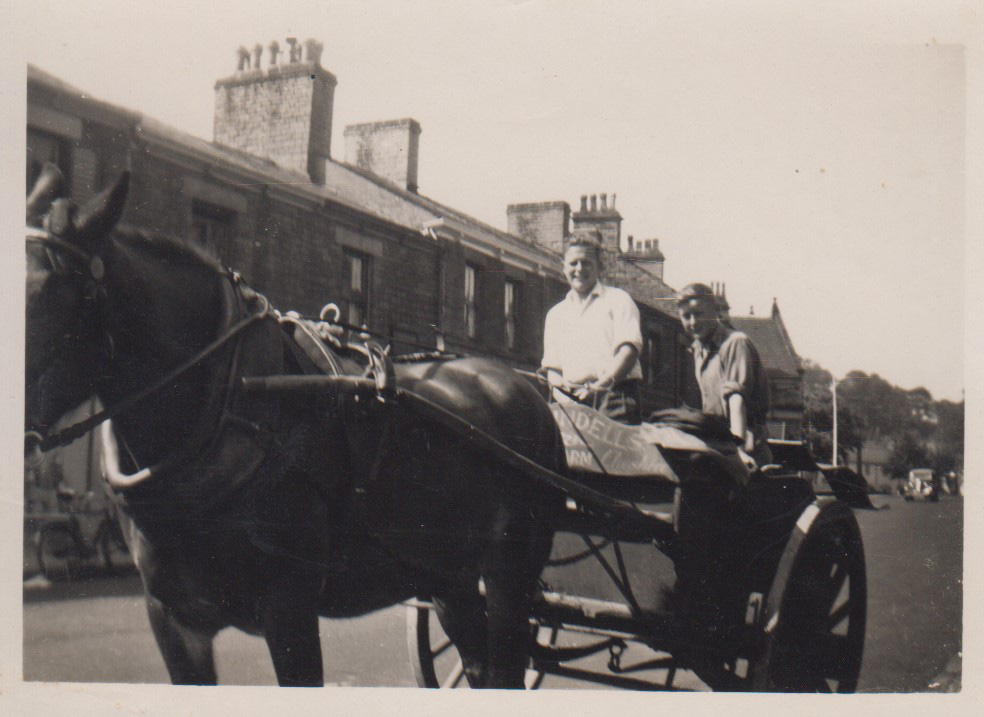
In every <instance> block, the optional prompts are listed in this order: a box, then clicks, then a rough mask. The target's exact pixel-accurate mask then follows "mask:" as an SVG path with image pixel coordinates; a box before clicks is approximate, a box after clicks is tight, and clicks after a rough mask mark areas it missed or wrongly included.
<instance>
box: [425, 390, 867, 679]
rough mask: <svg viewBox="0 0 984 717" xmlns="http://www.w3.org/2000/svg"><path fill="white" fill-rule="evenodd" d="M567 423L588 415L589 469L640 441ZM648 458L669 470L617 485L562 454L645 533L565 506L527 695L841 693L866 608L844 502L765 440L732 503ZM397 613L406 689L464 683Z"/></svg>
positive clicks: (682, 470)
mask: <svg viewBox="0 0 984 717" xmlns="http://www.w3.org/2000/svg"><path fill="white" fill-rule="evenodd" d="M572 410H575V409H574V408H569V409H568V412H570V411H572ZM576 410H577V411H579V412H580V416H579V418H584V416H585V413H586V412H587V414H589V415H588V416H587V418H586V419H585V420H580V421H578V422H579V423H581V424H582V425H584V426H586V427H587V431H590V436H586V435H585V434H584V433H582V434H581V438H582V439H583V440H585V441H586V442H587V443H589V444H590V443H594V444H595V448H596V450H595V451H594V452H593V453H594V455H593V456H592V458H591V460H592V461H597V460H598V459H600V458H601V455H599V454H601V453H603V452H604V453H606V458H607V459H609V460H611V459H612V458H613V457H615V458H619V457H620V456H621V457H624V455H625V451H624V450H623V451H619V449H618V444H619V443H621V444H622V446H623V447H624V446H625V444H627V443H631V440H625V439H624V438H623V439H621V440H620V439H619V435H624V434H620V432H631V431H636V432H637V433H638V430H639V429H634V428H628V427H622V426H620V425H618V424H614V423H613V422H611V421H607V419H604V418H603V417H601V416H600V415H598V414H594V415H590V414H592V413H594V412H592V411H590V409H587V408H584V407H576ZM555 413H556V412H555ZM558 422H559V423H561V424H562V421H561V420H560V419H559V420H558ZM599 422H600V423H601V425H602V426H603V428H605V429H607V430H609V437H608V438H609V440H608V443H607V444H606V442H605V440H604V436H603V435H602V434H603V433H604V431H603V430H602V431H599V430H596V425H597V424H598V423H599ZM572 423H573V421H572ZM628 435H630V437H631V433H629V434H628ZM599 436H601V437H602V440H601V441H600V442H599V441H596V440H593V439H595V438H598V437H599ZM613 445H614V446H615V450H614V451H613V450H611V449H612V447H613ZM606 448H608V449H609V450H607V451H606V450H605V449H606ZM497 452H498V451H497ZM629 452H631V448H630V449H629ZM660 452H661V454H662V455H663V457H664V458H665V459H666V461H667V463H668V464H669V466H670V470H669V471H665V470H664V471H661V472H660V473H656V474H650V475H639V474H635V475H626V474H625V471H623V474H622V475H614V474H612V472H611V471H607V472H605V473H602V472H600V471H598V470H593V469H590V468H592V466H590V465H588V463H587V461H586V460H584V457H583V456H581V457H580V458H579V457H578V456H577V455H574V456H573V458H574V460H573V461H572V460H570V459H571V457H572V451H571V446H570V445H568V457H569V463H580V464H582V465H581V466H580V467H581V468H582V470H577V469H574V470H571V471H570V473H569V475H568V476H566V478H568V479H572V480H574V481H576V482H577V483H578V484H579V485H582V486H584V487H586V488H588V489H590V490H591V491H596V492H597V493H598V494H601V495H603V496H605V497H606V498H610V499H612V500H615V501H618V502H619V504H620V505H622V506H625V507H626V509H627V510H631V511H636V512H637V513H638V515H639V517H640V518H644V521H643V520H640V521H633V520H629V519H626V520H622V519H621V517H622V516H620V515H619V514H618V513H616V514H615V519H614V520H613V519H612V513H610V512H609V513H608V515H607V517H604V518H600V517H598V515H597V512H596V511H595V510H593V508H595V507H597V506H596V505H594V504H593V501H592V500H591V496H590V494H589V495H588V496H587V497H585V496H582V495H577V496H571V497H570V498H569V499H568V501H567V511H566V513H565V515H564V516H563V518H562V519H561V521H560V524H558V525H557V531H558V532H557V534H556V537H555V540H554V547H553V553H552V555H551V559H550V562H549V564H548V566H547V568H546V569H545V571H544V573H543V575H542V579H541V588H542V590H541V592H540V594H539V595H538V596H537V599H536V602H535V605H534V609H533V614H532V615H531V617H530V642H529V665H528V669H527V686H528V687H538V686H540V685H541V683H543V681H544V680H545V679H546V678H547V677H548V676H553V678H551V679H556V678H558V677H559V678H565V679H573V680H581V681H589V682H594V683H600V684H604V685H609V686H616V687H624V688H629V689H654V690H680V689H712V690H748V691H792V692H852V691H854V689H855V688H856V686H857V682H858V675H859V672H860V668H861V657H862V651H863V647H864V635H865V617H866V602H867V593H866V574H865V559H864V550H863V547H862V541H861V534H860V531H859V528H858V523H857V521H856V519H855V517H854V514H853V511H852V507H851V506H850V505H849V504H848V502H845V500H842V499H841V498H839V497H838V496H837V495H822V496H818V495H817V494H816V493H815V491H814V489H813V487H812V484H811V481H810V480H809V479H808V478H807V477H805V476H804V472H810V471H816V470H818V468H817V466H816V465H815V464H814V463H813V461H812V459H811V458H810V456H809V454H808V452H807V451H806V449H805V448H804V447H803V446H801V445H799V444H797V443H789V442H774V445H773V452H774V454H775V455H776V458H777V465H774V466H771V467H769V468H767V469H766V470H765V471H764V472H756V473H755V474H753V475H752V476H751V478H750V479H749V482H748V484H747V487H745V488H743V489H741V490H739V491H737V494H735V492H734V491H730V489H728V488H726V486H727V485H728V480H729V479H728V477H727V476H723V475H720V473H721V471H720V470H719V466H715V465H714V464H713V461H710V460H708V457H707V455H706V454H703V453H701V452H700V451H694V450H687V449H686V448H683V449H680V448H677V449H673V448H665V447H664V448H662V449H661V451H660ZM615 462H616V463H617V461H615ZM630 462H631V461H630ZM632 470H633V469H632V467H631V466H630V467H629V469H628V472H629V473H631V471H632ZM714 473H718V475H713V474H714ZM668 474H669V475H668ZM709 474H711V475H709ZM831 485H832V486H834V487H835V488H836V489H837V492H838V493H840V494H841V495H842V496H844V497H846V499H847V500H848V501H850V502H852V503H854V504H855V505H856V506H857V507H861V506H862V505H863V504H864V503H866V502H867V498H866V497H863V498H862V500H861V501H860V502H859V501H857V500H855V499H854V498H853V497H852V495H851V492H850V487H846V486H842V484H841V483H839V482H835V481H833V480H832V481H831ZM842 488H843V490H842ZM729 491H730V492H731V494H730V495H726V493H729ZM855 492H856V491H855ZM575 493H576V491H575ZM602 510H603V512H604V506H603V507H602ZM407 608H408V614H407V619H408V623H407V627H408V642H409V650H410V656H411V660H412V662H413V665H414V673H415V676H416V679H417V682H418V684H419V685H420V686H424V687H452V686H466V685H467V683H466V681H465V680H464V678H463V676H462V671H461V663H460V660H459V659H458V656H457V653H456V652H455V649H454V646H453V645H451V644H450V641H449V640H448V639H447V637H446V636H445V635H444V633H443V631H442V630H441V627H440V624H439V622H438V620H437V619H436V615H435V613H434V611H433V606H432V605H431V604H430V603H428V602H427V601H425V600H416V601H412V602H411V603H409V604H408V606H407ZM561 681H562V680H561ZM547 684H556V682H553V683H550V682H548V683H547Z"/></svg>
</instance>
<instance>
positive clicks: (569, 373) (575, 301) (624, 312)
mask: <svg viewBox="0 0 984 717" xmlns="http://www.w3.org/2000/svg"><path fill="white" fill-rule="evenodd" d="M623 344H630V345H632V346H635V349H636V351H637V352H639V353H641V352H642V331H641V330H640V328H639V307H637V306H636V305H635V302H634V301H633V300H632V297H631V296H629V295H628V293H626V292H625V291H622V290H621V289H617V288H615V287H613V286H605V285H604V284H602V283H601V282H600V281H599V282H597V283H596V284H595V285H594V288H593V289H591V293H589V294H588V296H587V297H585V298H584V299H581V297H580V296H579V295H578V293H577V292H576V291H574V290H573V289H571V290H570V291H569V292H567V296H566V297H565V298H564V300H563V301H561V302H560V303H559V304H557V305H556V306H554V307H553V308H552V309H550V311H549V312H547V320H546V324H545V326H544V330H543V361H542V362H541V365H542V366H543V367H544V368H549V369H553V370H554V371H558V372H560V373H561V374H562V375H563V376H564V379H565V380H566V381H568V382H570V383H586V382H588V381H593V380H595V379H597V378H598V377H599V376H601V375H602V374H604V373H606V372H607V370H608V368H609V367H610V366H611V364H612V359H613V358H614V356H615V352H616V351H618V349H619V348H620V347H621V346H622V345H623ZM626 378H638V379H641V378H642V367H641V366H640V365H639V359H638V358H637V359H636V361H635V364H634V365H633V366H632V369H631V370H630V371H629V374H628V376H626Z"/></svg>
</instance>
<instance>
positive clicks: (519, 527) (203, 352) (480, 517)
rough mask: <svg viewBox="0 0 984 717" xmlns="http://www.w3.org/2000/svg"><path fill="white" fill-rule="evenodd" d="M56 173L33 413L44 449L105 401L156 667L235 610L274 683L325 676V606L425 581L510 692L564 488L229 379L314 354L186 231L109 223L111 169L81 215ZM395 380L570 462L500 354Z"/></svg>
mask: <svg viewBox="0 0 984 717" xmlns="http://www.w3.org/2000/svg"><path fill="white" fill-rule="evenodd" d="M56 181H57V176H56V174H55V173H54V172H52V171H50V170H49V171H47V172H46V173H45V174H44V175H43V176H42V179H41V186H39V187H38V188H36V190H35V191H34V192H32V196H31V197H30V198H29V202H28V221H29V225H32V224H36V223H37V220H38V219H39V218H40V217H41V216H44V215H46V221H45V229H43V230H29V232H28V238H29V241H28V252H27V255H28V276H27V364H26V365H27V376H26V380H27V407H26V408H27V410H26V425H27V428H28V430H29V431H33V432H36V433H35V434H33V435H34V436H35V441H36V442H37V441H40V440H41V438H40V437H45V436H46V438H44V440H43V442H42V447H43V448H47V447H49V446H50V445H52V444H54V443H57V442H58V439H59V437H60V436H59V435H58V434H52V435H48V433H49V432H50V431H51V429H52V426H53V425H54V423H55V422H56V421H57V420H58V418H59V417H60V416H62V415H63V414H65V413H66V412H67V411H68V410H70V409H71V408H73V407H75V406H76V405H78V404H79V403H80V402H81V401H82V400H83V399H85V398H87V397H89V396H91V395H96V396H98V397H99V399H100V401H101V403H102V404H103V406H105V407H106V411H107V412H108V414H111V415H112V427H111V428H110V429H108V430H104V431H103V437H102V440H103V459H104V463H105V470H104V472H105V475H106V477H107V480H108V482H109V485H110V488H111V492H112V493H113V495H114V497H115V498H116V500H117V501H118V502H119V504H120V505H121V507H122V508H123V513H124V515H125V516H126V520H125V532H126V536H127V542H128V543H129V545H130V548H131V551H132V553H133V555H134V556H135V561H136V564H137V567H138V569H139V571H140V574H141V576H142V578H143V582H144V586H145V591H146V597H147V607H148V612H149V615H150V622H151V625H152V627H153V631H154V634H155V636H156V638H157V642H158V645H159V646H160V649H161V653H162V655H163V657H164V661H165V663H166V664H167V669H168V671H169V673H170V676H171V679H172V681H173V682H175V683H192V684H210V683H214V682H215V680H216V675H215V667H214V661H213V656H212V640H213V638H214V636H215V634H216V633H217V632H218V631H219V630H220V629H222V628H224V627H226V626H230V625H231V626H235V627H238V628H240V629H242V630H246V631H248V632H251V633H254V634H261V635H263V636H264V637H265V639H266V642H267V645H268V647H269V649H270V653H271V656H272V658H273V663H274V668H275V670H276V673H277V678H278V680H279V682H280V684H282V685H320V684H322V683H323V674H322V659H321V648H320V641H319V638H318V617H319V615H324V616H328V617H343V616H353V615H359V614H364V613H367V612H369V611H372V610H376V609H379V608H382V607H385V606H388V605H392V604H394V603H397V602H399V601H401V600H404V599H406V598H408V597H411V596H414V595H424V596H432V597H433V598H434V600H435V603H436V604H437V605H438V608H439V614H440V617H441V619H442V623H443V624H444V626H445V629H446V631H447V633H448V635H449V636H451V637H452V639H453V640H454V642H455V643H456V646H457V647H458V649H459V651H460V652H461V654H462V656H463V660H464V663H465V666H466V671H467V674H468V677H469V680H470V682H471V683H472V684H473V685H476V686H492V687H521V686H522V684H523V676H524V669H525V662H526V649H527V640H528V635H529V628H528V615H529V611H530V602H531V599H532V595H533V593H534V592H535V589H536V581H537V578H538V576H539V574H540V570H541V568H542V566H543V563H544V561H545V560H546V557H547V555H548V553H549V550H550V544H551V539H552V532H551V530H550V529H549V527H548V526H549V523H550V520H549V518H550V513H552V511H553V510H555V509H556V508H557V507H558V503H559V504H560V505H561V506H562V501H561V500H560V498H559V495H558V494H556V493H551V492H549V491H547V490H545V489H544V488H542V487H541V486H539V485H538V484H534V483H533V482H532V481H531V480H530V479H529V478H526V477H524V476H520V475H516V474H515V473H510V472H509V471H508V470H506V469H504V468H503V467H502V466H501V465H499V464H497V463H496V462H495V461H492V460H489V458H488V456H487V455H485V454H484V453H483V452H481V451H479V450H477V449H474V448H472V447H470V444H469V443H468V442H466V441H464V440H462V439H461V438H460V437H459V436H458V435H456V434H455V433H453V432H452V431H449V430H447V429H446V428H444V427H443V426H441V425H438V424H435V423H433V422H432V421H429V420H427V419H426V418H425V417H422V416H419V415H416V414H414V413H413V412H411V411H408V410H404V409H402V408H401V407H400V406H397V405H394V404H393V403H392V402H390V403H385V402H380V401H379V400H376V399H375V398H374V397H373V396H366V395H361V394H357V393H354V392H347V393H346V392H341V393H340V392H320V393H315V392H306V391H300V392H289V393H270V392H267V393H259V394H256V393H247V392H245V391H244V390H242V381H241V379H242V378H245V377H251V376H252V377H256V376H278V375H282V374H285V373H286V374H293V373H300V372H301V371H303V370H304V369H305V368H309V367H306V366H305V365H304V364H305V359H304V358H303V355H302V354H300V353H298V352H295V351H294V350H292V348H291V346H290V344H291V339H290V336H289V333H288V332H286V331H285V330H284V325H283V322H282V321H280V320H279V315H278V314H276V312H272V311H270V310H269V307H268V305H267V304H266V302H265V299H263V297H261V296H259V295H257V294H255V293H254V292H252V291H250V290H249V289H248V287H246V286H244V285H243V283H242V282H241V281H240V280H239V279H238V277H237V276H236V275H235V274H233V273H232V272H229V271H226V270H223V269H222V268H221V267H220V266H219V265H218V264H217V263H216V262H215V261H214V260H213V259H211V258H209V257H207V256H206V255H204V254H203V253H202V252H200V251H198V250H197V249H195V248H193V247H191V246H189V245H186V244H183V243H181V242H178V241H175V240H169V239H155V238H151V237H147V236H143V235H140V234H138V233H136V232H127V231H124V230H120V229H115V230H114V227H115V225H116V222H117V220H118V218H119V216H120V215H121V213H122V210H123V204H124V199H125V195H126V182H127V179H126V177H125V176H124V177H123V178H121V181H120V182H118V183H117V184H116V185H115V186H113V187H111V188H109V189H108V190H107V191H105V192H104V193H103V194H101V195H100V196H99V197H97V198H95V199H94V200H93V201H92V202H90V203H89V204H87V205H86V206H85V207H83V208H82V209H80V210H79V211H77V212H76V211H74V208H73V207H72V206H71V205H70V204H69V203H67V202H65V201H64V200H58V201H56V202H55V203H54V205H53V206H51V208H50V210H49V209H48V205H49V204H50V203H51V199H52V197H53V196H57V191H56V190H55V189H54V187H55V185H56ZM332 360H333V361H335V362H337V363H338V364H339V366H340V367H341V368H342V370H343V372H345V373H348V372H353V373H354V372H361V371H362V366H361V365H359V364H358V363H357V362H355V361H354V360H353V359H352V358H351V357H347V356H345V355H344V353H341V354H340V355H337V356H334V357H333V358H332ZM397 382H398V385H399V386H401V387H404V388H408V389H411V390H413V391H414V392H415V393H417V394H419V395H422V396H424V397H426V398H427V399H429V400H430V401H431V402H433V403H436V404H438V405H439V406H441V407H443V408H444V409H446V410H448V411H451V412H453V413H455V414H457V415H458V416H460V417H462V418H464V419H466V420H467V421H470V422H471V423H473V424H475V425H476V426H478V427H479V428H480V429H481V430H483V431H485V432H486V433H488V434H490V435H491V436H493V437H494V438H495V439H497V440H498V441H500V442H502V443H504V444H505V445H507V446H509V447H510V448H511V449H512V450H514V451H516V452H518V453H520V454H522V455H524V456H526V457H527V458H529V459H531V460H533V461H535V462H537V463H539V464H541V465H543V466H545V467H547V468H549V469H551V470H553V471H563V461H564V459H563V452H562V449H561V443H560V438H559V436H558V433H557V430H556V427H555V424H554V422H553V419H552V418H551V415H550V411H549V410H548V408H547V406H546V404H545V403H544V402H543V400H542V399H541V397H540V396H539V394H538V393H537V391H536V390H535V389H534V388H533V387H532V386H531V385H530V384H529V383H528V382H527V381H526V380H525V379H523V378H522V377H521V376H519V375H517V374H516V373H514V372H513V371H511V370H510V369H508V368H506V367H504V366H502V365H499V364H496V363H494V362H491V361H486V360H481V359H461V360H453V361H437V362H427V363H416V364H410V365H406V366H398V369H397ZM108 425H109V424H104V426H108ZM89 427H90V426H89V425H85V426H82V427H81V428H80V429H79V430H82V429H84V428H89ZM480 583H481V584H483V585H484V594H483V592H482V591H481V590H480Z"/></svg>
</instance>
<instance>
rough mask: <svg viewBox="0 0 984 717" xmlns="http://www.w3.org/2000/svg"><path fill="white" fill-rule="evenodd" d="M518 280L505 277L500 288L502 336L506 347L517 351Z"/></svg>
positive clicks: (519, 289) (519, 290)
mask: <svg viewBox="0 0 984 717" xmlns="http://www.w3.org/2000/svg"><path fill="white" fill-rule="evenodd" d="M520 292H521V288H520V282H518V281H516V280H514V279H506V280H505V282H504V283H503V288H502V318H503V328H502V331H503V338H504V339H505V343H506V348H507V349H509V350H510V351H518V350H519V348H520V346H519V321H518V315H519V297H520Z"/></svg>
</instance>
